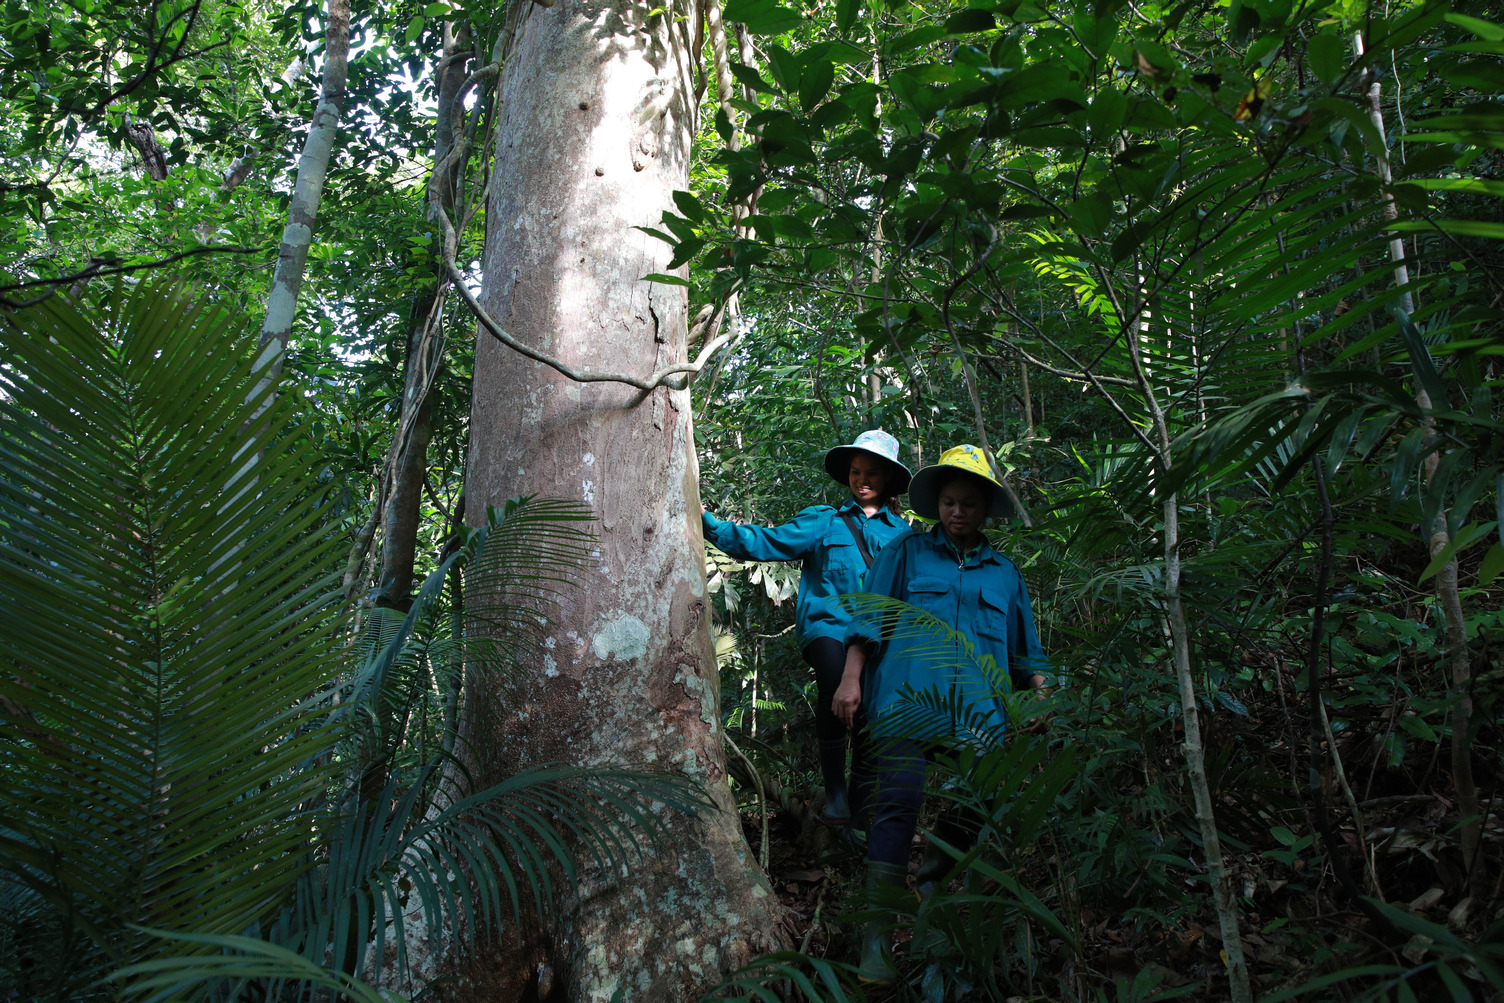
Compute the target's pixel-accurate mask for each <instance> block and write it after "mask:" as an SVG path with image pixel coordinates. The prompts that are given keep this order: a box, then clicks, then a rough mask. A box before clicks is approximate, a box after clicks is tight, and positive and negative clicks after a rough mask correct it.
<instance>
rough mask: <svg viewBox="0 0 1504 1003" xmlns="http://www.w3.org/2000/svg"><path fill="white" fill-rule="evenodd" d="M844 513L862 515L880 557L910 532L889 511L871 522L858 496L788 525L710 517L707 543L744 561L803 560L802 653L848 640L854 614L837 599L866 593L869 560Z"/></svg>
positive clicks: (871, 548) (871, 547)
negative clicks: (813, 645) (820, 642)
mask: <svg viewBox="0 0 1504 1003" xmlns="http://www.w3.org/2000/svg"><path fill="white" fill-rule="evenodd" d="M842 512H850V513H852V514H853V515H855V516H856V521H857V525H858V526H860V527H861V530H862V535H863V537H865V538H866V541H867V551H868V553H870V554H872V556H873V558H874V559H876V558H877V555H878V554H879V552H881V550H882V548H883V546H884V545H885V544H887V543H888V541H890V540H892V539H893V538H895V537H897V536H900V535H901V534H903V533H905V532H907V531H908V528H909V527H908V524H907V523H905V522H904V521H903V519H902V518H900V517H899V516H896V515H894V514H893V513H892V512H890V511H888V510H887V509H879V510H878V513H877V514H876V515H874V516H872V517H870V518H869V517H868V516H867V514H866V513H864V512H863V511H862V507H861V506H860V505H858V504H857V503H856V499H855V498H852V499H849V500H848V501H847V502H846V504H844V505H842V506H841V507H840V508H838V509H837V508H831V507H830V506H829V505H815V506H812V507H810V508H807V509H804V510H803V511H802V512H800V513H799V514H798V515H796V516H794V518H792V519H790V520H789V521H788V522H786V523H784V524H783V525H782V526H773V527H765V526H743V525H740V524H738V523H734V522H731V521H729V520H726V519H720V518H717V517H716V516H714V515H711V514H710V513H709V512H706V513H705V516H704V523H705V539H707V540H709V541H710V542H711V543H713V544H715V546H716V547H718V548H720V549H721V550H722V551H723V552H724V553H726V554H727V555H728V556H730V557H734V558H736V559H737V560H738V561H802V562H803V568H802V570H801V573H800V575H799V599H798V602H797V603H796V605H795V611H794V616H795V628H794V629H795V632H796V633H797V634H798V638H799V647H800V648H801V649H802V648H804V647H805V646H806V645H808V644H809V642H811V641H813V640H815V639H816V638H819V637H829V638H834V639H835V640H837V641H842V642H844V641H845V640H846V632H847V629H848V628H849V627H850V626H851V614H850V613H848V612H847V611H846V610H845V609H843V608H842V607H841V605H840V603H838V602H836V601H835V598H836V597H837V596H841V595H845V594H847V593H851V592H860V591H861V590H862V576H863V575H864V574H865V573H866V572H867V562H866V561H864V560H863V559H862V552H861V551H860V550H859V549H858V548H857V545H856V538H855V537H853V536H852V535H851V530H850V528H849V527H848V526H847V525H846V521H845V520H844V519H842V518H841V513H842ZM874 566H875V565H874Z"/></svg>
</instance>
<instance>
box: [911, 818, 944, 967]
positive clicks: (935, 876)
mask: <svg viewBox="0 0 1504 1003" xmlns="http://www.w3.org/2000/svg"><path fill="white" fill-rule="evenodd" d="M954 863H955V861H953V860H952V859H951V858H950V854H948V853H946V852H945V851H944V850H942V849H940V847H938V846H936V845H935V844H934V843H928V844H926V845H925V848H924V859H923V860H921V861H920V862H919V870H918V872H916V873H915V875H914V895H915V896H916V897H917V898H918V899H919V903H920V905H923V904H924V903H925V902H928V901H929V900H930V898H931V897H932V896H933V895H934V894H935V889H936V888H938V887H939V884H940V879H941V878H943V877H945V875H946V872H948V871H949V870H950V869H951V865H953V864H954ZM944 943H945V935H944V934H942V933H941V932H940V931H939V930H937V929H935V928H934V927H933V926H927V927H925V928H924V929H923V930H921V931H919V932H918V933H916V934H914V939H913V940H911V941H909V954H910V956H912V957H915V958H920V957H923V956H924V955H926V954H929V953H930V952H931V951H933V950H935V949H936V948H938V947H939V946H940V945H942V944H944Z"/></svg>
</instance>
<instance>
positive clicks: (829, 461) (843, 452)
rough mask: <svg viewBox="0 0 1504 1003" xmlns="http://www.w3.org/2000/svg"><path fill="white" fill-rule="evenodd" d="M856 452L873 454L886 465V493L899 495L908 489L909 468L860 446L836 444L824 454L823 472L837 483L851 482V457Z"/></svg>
mask: <svg viewBox="0 0 1504 1003" xmlns="http://www.w3.org/2000/svg"><path fill="white" fill-rule="evenodd" d="M857 453H866V454H867V455H868V456H875V457H877V458H878V459H879V460H882V461H883V462H884V463H886V464H887V465H888V470H889V473H888V485H887V487H888V493H889V494H891V495H895V496H896V495H901V494H903V493H904V492H905V491H907V490H909V482H910V481H911V480H912V479H913V478H912V476H911V475H910V474H909V468H908V467H906V466H904V465H903V464H902V463H899V462H898V461H897V460H890V459H889V458H888V457H886V456H884V455H883V454H882V453H878V452H874V451H873V450H870V449H863V448H862V447H861V446H837V447H835V448H834V449H832V450H830V451H829V452H827V453H826V454H825V472H826V473H827V474H829V475H830V477H831V480H833V481H835V482H836V483H838V484H850V483H851V458H852V456H854V455H855V454H857Z"/></svg>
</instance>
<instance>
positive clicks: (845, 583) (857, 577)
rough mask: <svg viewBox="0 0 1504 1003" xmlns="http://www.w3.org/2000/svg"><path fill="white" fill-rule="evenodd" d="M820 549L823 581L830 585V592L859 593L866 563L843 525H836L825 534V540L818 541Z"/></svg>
mask: <svg viewBox="0 0 1504 1003" xmlns="http://www.w3.org/2000/svg"><path fill="white" fill-rule="evenodd" d="M820 549H821V550H822V551H824V553H823V555H822V556H823V558H824V561H823V563H824V565H825V580H826V582H828V583H829V584H830V587H831V589H832V591H833V592H835V593H836V594H837V595H839V594H842V593H846V592H860V591H861V590H862V576H863V574H864V573H865V572H866V570H867V562H866V561H864V560H862V554H861V551H859V550H858V549H857V546H856V540H855V539H853V538H852V536H851V533H850V532H849V531H848V530H847V529H846V527H845V525H843V524H837V525H836V527H835V528H834V529H832V530H831V531H830V532H829V533H826V534H825V538H824V539H823V540H821V541H820Z"/></svg>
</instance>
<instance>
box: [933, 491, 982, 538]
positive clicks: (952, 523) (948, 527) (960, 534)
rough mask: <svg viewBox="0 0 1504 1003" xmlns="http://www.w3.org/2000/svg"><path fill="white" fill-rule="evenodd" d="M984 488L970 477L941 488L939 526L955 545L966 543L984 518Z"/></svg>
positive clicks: (974, 536) (980, 525) (975, 534)
mask: <svg viewBox="0 0 1504 1003" xmlns="http://www.w3.org/2000/svg"><path fill="white" fill-rule="evenodd" d="M987 500H988V499H987V490H986V489H985V488H983V487H982V486H981V485H980V484H978V483H976V482H975V481H973V480H971V479H969V478H957V479H956V480H953V481H951V482H950V483H949V484H947V485H945V487H943V488H941V489H940V497H939V501H940V525H941V526H942V527H944V529H945V535H946V536H948V537H950V539H951V542H952V543H955V544H969V543H971V542H972V541H973V540H974V539H975V538H976V536H977V534H978V533H980V532H981V530H982V523H983V522H984V521H985V520H986V519H987Z"/></svg>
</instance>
